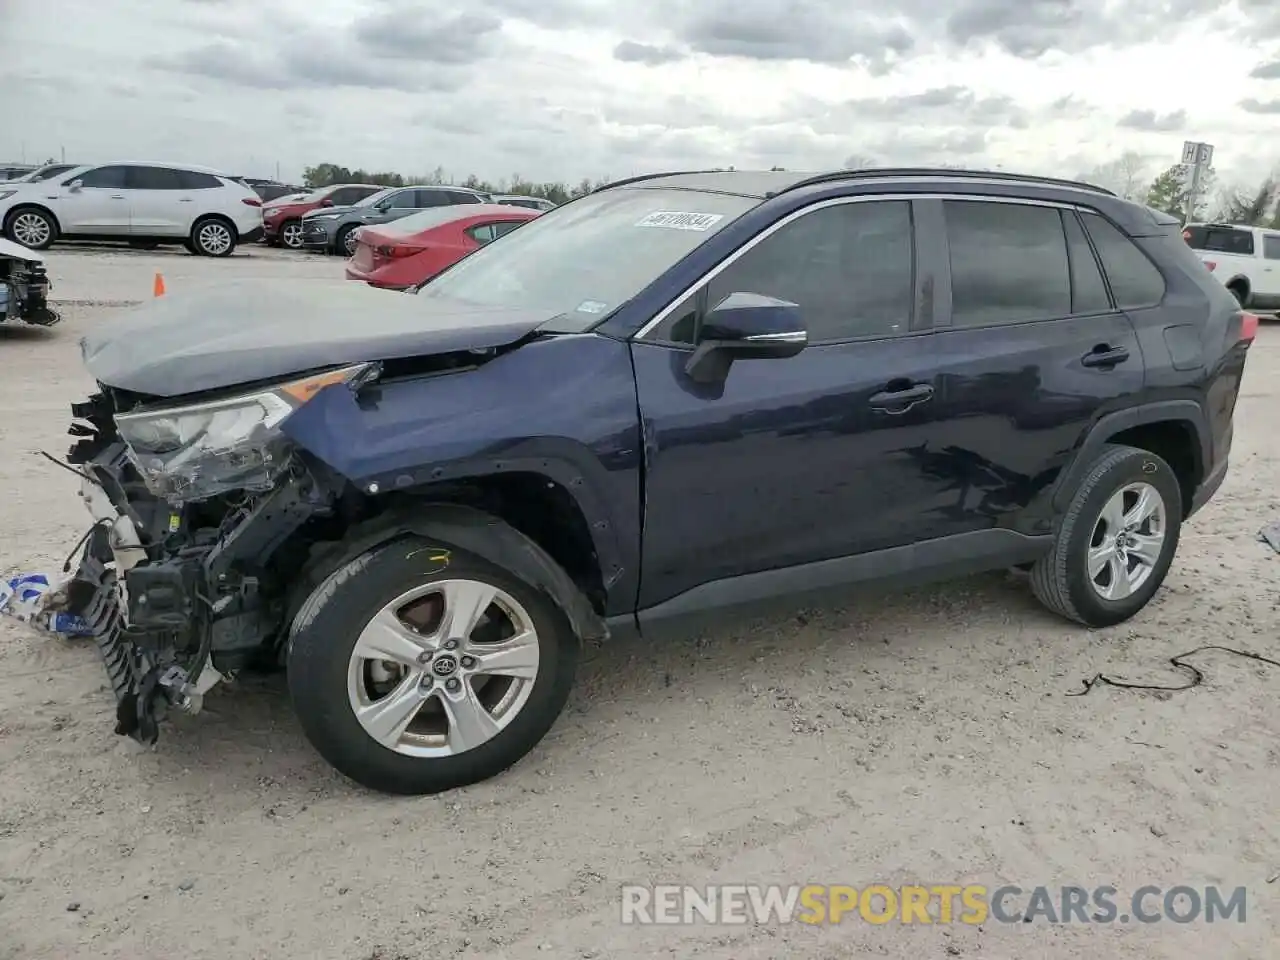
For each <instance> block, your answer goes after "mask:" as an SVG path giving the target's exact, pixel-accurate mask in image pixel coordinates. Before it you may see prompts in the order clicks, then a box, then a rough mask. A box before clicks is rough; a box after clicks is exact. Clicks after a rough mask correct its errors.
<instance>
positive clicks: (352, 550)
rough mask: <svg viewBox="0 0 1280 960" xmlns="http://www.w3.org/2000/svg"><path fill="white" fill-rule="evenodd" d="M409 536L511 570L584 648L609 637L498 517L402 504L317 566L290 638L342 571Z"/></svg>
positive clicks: (554, 570)
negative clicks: (314, 598) (544, 598)
mask: <svg viewBox="0 0 1280 960" xmlns="http://www.w3.org/2000/svg"><path fill="white" fill-rule="evenodd" d="M409 536H419V537H422V538H424V539H427V540H432V541H435V542H436V543H438V544H439V546H441V547H443V548H444V549H445V551H447V550H448V549H450V548H453V549H457V550H461V551H465V552H466V553H471V554H474V555H475V556H478V557H480V558H481V559H483V560H487V561H488V562H489V563H492V564H494V565H495V566H499V567H502V568H503V569H504V570H510V571H511V572H512V573H513V574H515V575H516V576H518V577H520V579H522V580H524V581H526V582H527V583H530V584H532V585H533V586H535V587H537V588H538V589H540V590H542V591H543V592H544V593H546V594H547V595H548V596H549V597H550V598H551V601H552V602H553V603H554V604H555V605H556V606H557V607H558V608H559V609H560V610H561V611H562V612H563V613H564V615H565V618H566V619H567V620H568V621H569V626H570V627H571V628H572V630H573V632H574V634H576V635H577V637H578V638H579V639H580V640H582V641H583V642H595V641H599V640H603V639H605V638H607V637H608V635H609V630H608V627H606V626H605V623H604V620H603V619H602V618H601V617H600V615H599V614H597V613H596V611H595V609H594V608H593V607H592V606H591V602H590V601H589V600H588V599H587V597H586V596H585V595H584V594H583V592H582V591H581V590H580V589H579V588H578V586H577V584H575V583H574V582H573V581H572V580H571V579H570V578H569V575H568V574H567V573H565V571H564V570H563V569H561V567H560V566H559V565H558V564H557V563H556V562H555V561H554V560H552V559H551V557H550V556H549V555H548V554H547V552H546V551H545V550H543V549H542V548H541V547H540V546H538V544H537V543H535V542H534V541H533V540H531V539H529V538H528V537H526V536H525V535H524V534H523V533H521V532H520V531H518V530H516V529H515V528H514V527H511V526H509V525H508V524H506V523H504V522H503V521H502V520H501V519H499V518H498V517H495V516H493V515H492V514H489V513H485V512H484V511H482V510H477V509H475V508H474V507H467V506H461V505H458V504H450V503H423V504H414V503H399V504H396V505H394V506H393V507H391V509H389V510H387V511H386V512H385V513H383V514H380V515H379V516H377V517H375V518H374V519H372V520H370V521H368V522H366V523H364V524H359V525H357V526H355V527H353V528H352V529H351V530H350V531H349V533H348V535H347V536H346V537H344V538H343V539H342V541H340V542H339V543H336V544H333V545H332V546H331V547H330V549H328V550H326V551H324V552H323V553H322V554H321V555H320V556H319V557H316V558H314V559H313V563H312V564H311V565H310V567H309V569H308V570H307V571H306V575H305V576H304V577H303V583H301V584H300V587H301V589H298V590H296V591H295V595H294V596H293V597H291V598H290V599H291V602H290V604H289V609H288V612H287V618H286V621H285V622H286V623H289V624H290V629H289V631H288V633H289V637H290V638H292V635H293V633H294V632H295V630H296V626H297V624H296V620H297V617H298V613H299V611H300V610H301V609H302V607H303V605H304V604H305V603H306V600H307V598H308V597H309V596H311V595H312V594H313V593H314V592H315V591H316V590H318V589H319V588H320V586H321V585H322V584H323V583H324V581H325V580H327V579H328V578H329V577H330V576H332V575H333V574H334V573H335V572H337V571H338V570H341V569H342V568H343V567H345V566H346V565H347V564H348V563H350V562H351V561H352V560H354V559H355V558H356V557H359V556H360V555H362V554H365V553H368V552H369V551H370V550H373V549H375V548H377V547H379V546H383V545H385V544H389V543H393V542H394V541H396V540H399V539H403V538H405V537H409Z"/></svg>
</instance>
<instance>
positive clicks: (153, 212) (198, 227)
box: [0, 162, 262, 257]
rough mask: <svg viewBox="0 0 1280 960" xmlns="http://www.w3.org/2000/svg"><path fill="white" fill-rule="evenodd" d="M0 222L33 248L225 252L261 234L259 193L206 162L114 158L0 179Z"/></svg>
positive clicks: (8, 233) (12, 235)
mask: <svg viewBox="0 0 1280 960" xmlns="http://www.w3.org/2000/svg"><path fill="white" fill-rule="evenodd" d="M0 224H2V225H3V229H4V235H5V236H6V237H8V238H9V239H11V240H13V241H15V242H17V243H20V244H22V245H23V246H27V247H32V248H34V249H36V250H43V249H44V248H45V247H48V246H49V245H50V244H52V243H53V242H54V241H55V240H58V239H66V240H127V241H129V242H130V243H134V244H137V245H154V244H159V243H181V244H183V245H184V246H185V247H186V248H187V249H188V250H190V251H191V252H192V253H198V254H201V255H203V256H206V257H225V256H228V255H230V253H231V251H232V250H234V249H235V248H236V244H237V243H240V242H251V241H254V240H257V239H259V238H261V236H262V199H261V198H260V197H259V196H258V195H257V194H256V193H255V192H254V191H253V189H252V188H251V187H249V186H247V185H246V184H244V183H242V182H241V181H239V180H236V179H234V178H232V177H229V176H226V175H225V174H221V173H218V172H217V171H215V170H208V169H205V168H203V167H189V166H179V165H177V164H168V163H166V164H160V163H133V162H130V163H109V164H101V165H95V166H85V167H75V168H74V169H71V170H68V171H66V172H65V173H62V174H59V175H58V176H56V177H53V178H52V179H49V180H44V181H42V182H39V183H13V184H8V183H0Z"/></svg>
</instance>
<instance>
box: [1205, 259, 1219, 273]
mask: <svg viewBox="0 0 1280 960" xmlns="http://www.w3.org/2000/svg"><path fill="white" fill-rule="evenodd" d="M1201 263H1203V264H1204V265H1205V266H1206V267H1208V268H1209V272H1210V273H1213V271H1215V270H1217V269H1218V265H1217V264H1216V263H1215V262H1214V261H1212V260H1202V261H1201Z"/></svg>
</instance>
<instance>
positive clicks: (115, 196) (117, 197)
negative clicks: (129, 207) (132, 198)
mask: <svg viewBox="0 0 1280 960" xmlns="http://www.w3.org/2000/svg"><path fill="white" fill-rule="evenodd" d="M124 198H125V197H124V194H123V193H113V194H112V195H111V199H112V200H123V199H124Z"/></svg>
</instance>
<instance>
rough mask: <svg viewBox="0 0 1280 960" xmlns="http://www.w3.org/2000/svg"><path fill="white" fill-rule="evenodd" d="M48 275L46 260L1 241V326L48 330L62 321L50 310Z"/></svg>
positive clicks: (25, 249) (6, 241) (34, 253)
mask: <svg viewBox="0 0 1280 960" xmlns="http://www.w3.org/2000/svg"><path fill="white" fill-rule="evenodd" d="M50 287H51V284H50V283H49V273H48V271H47V270H46V269H45V265H44V258H43V257H41V256H40V254H38V253H36V252H35V251H34V250H28V249H27V248H26V247H23V246H20V245H18V244H16V243H14V242H12V241H10V240H4V239H0V323H4V322H6V321H16V322H18V323H29V324H32V325H34V326H38V327H49V326H52V325H53V324H55V323H57V322H58V321H59V320H60V319H61V318H60V317H59V315H58V312H57V311H56V310H54V309H53V308H52V307H51V306H49V290H50Z"/></svg>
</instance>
